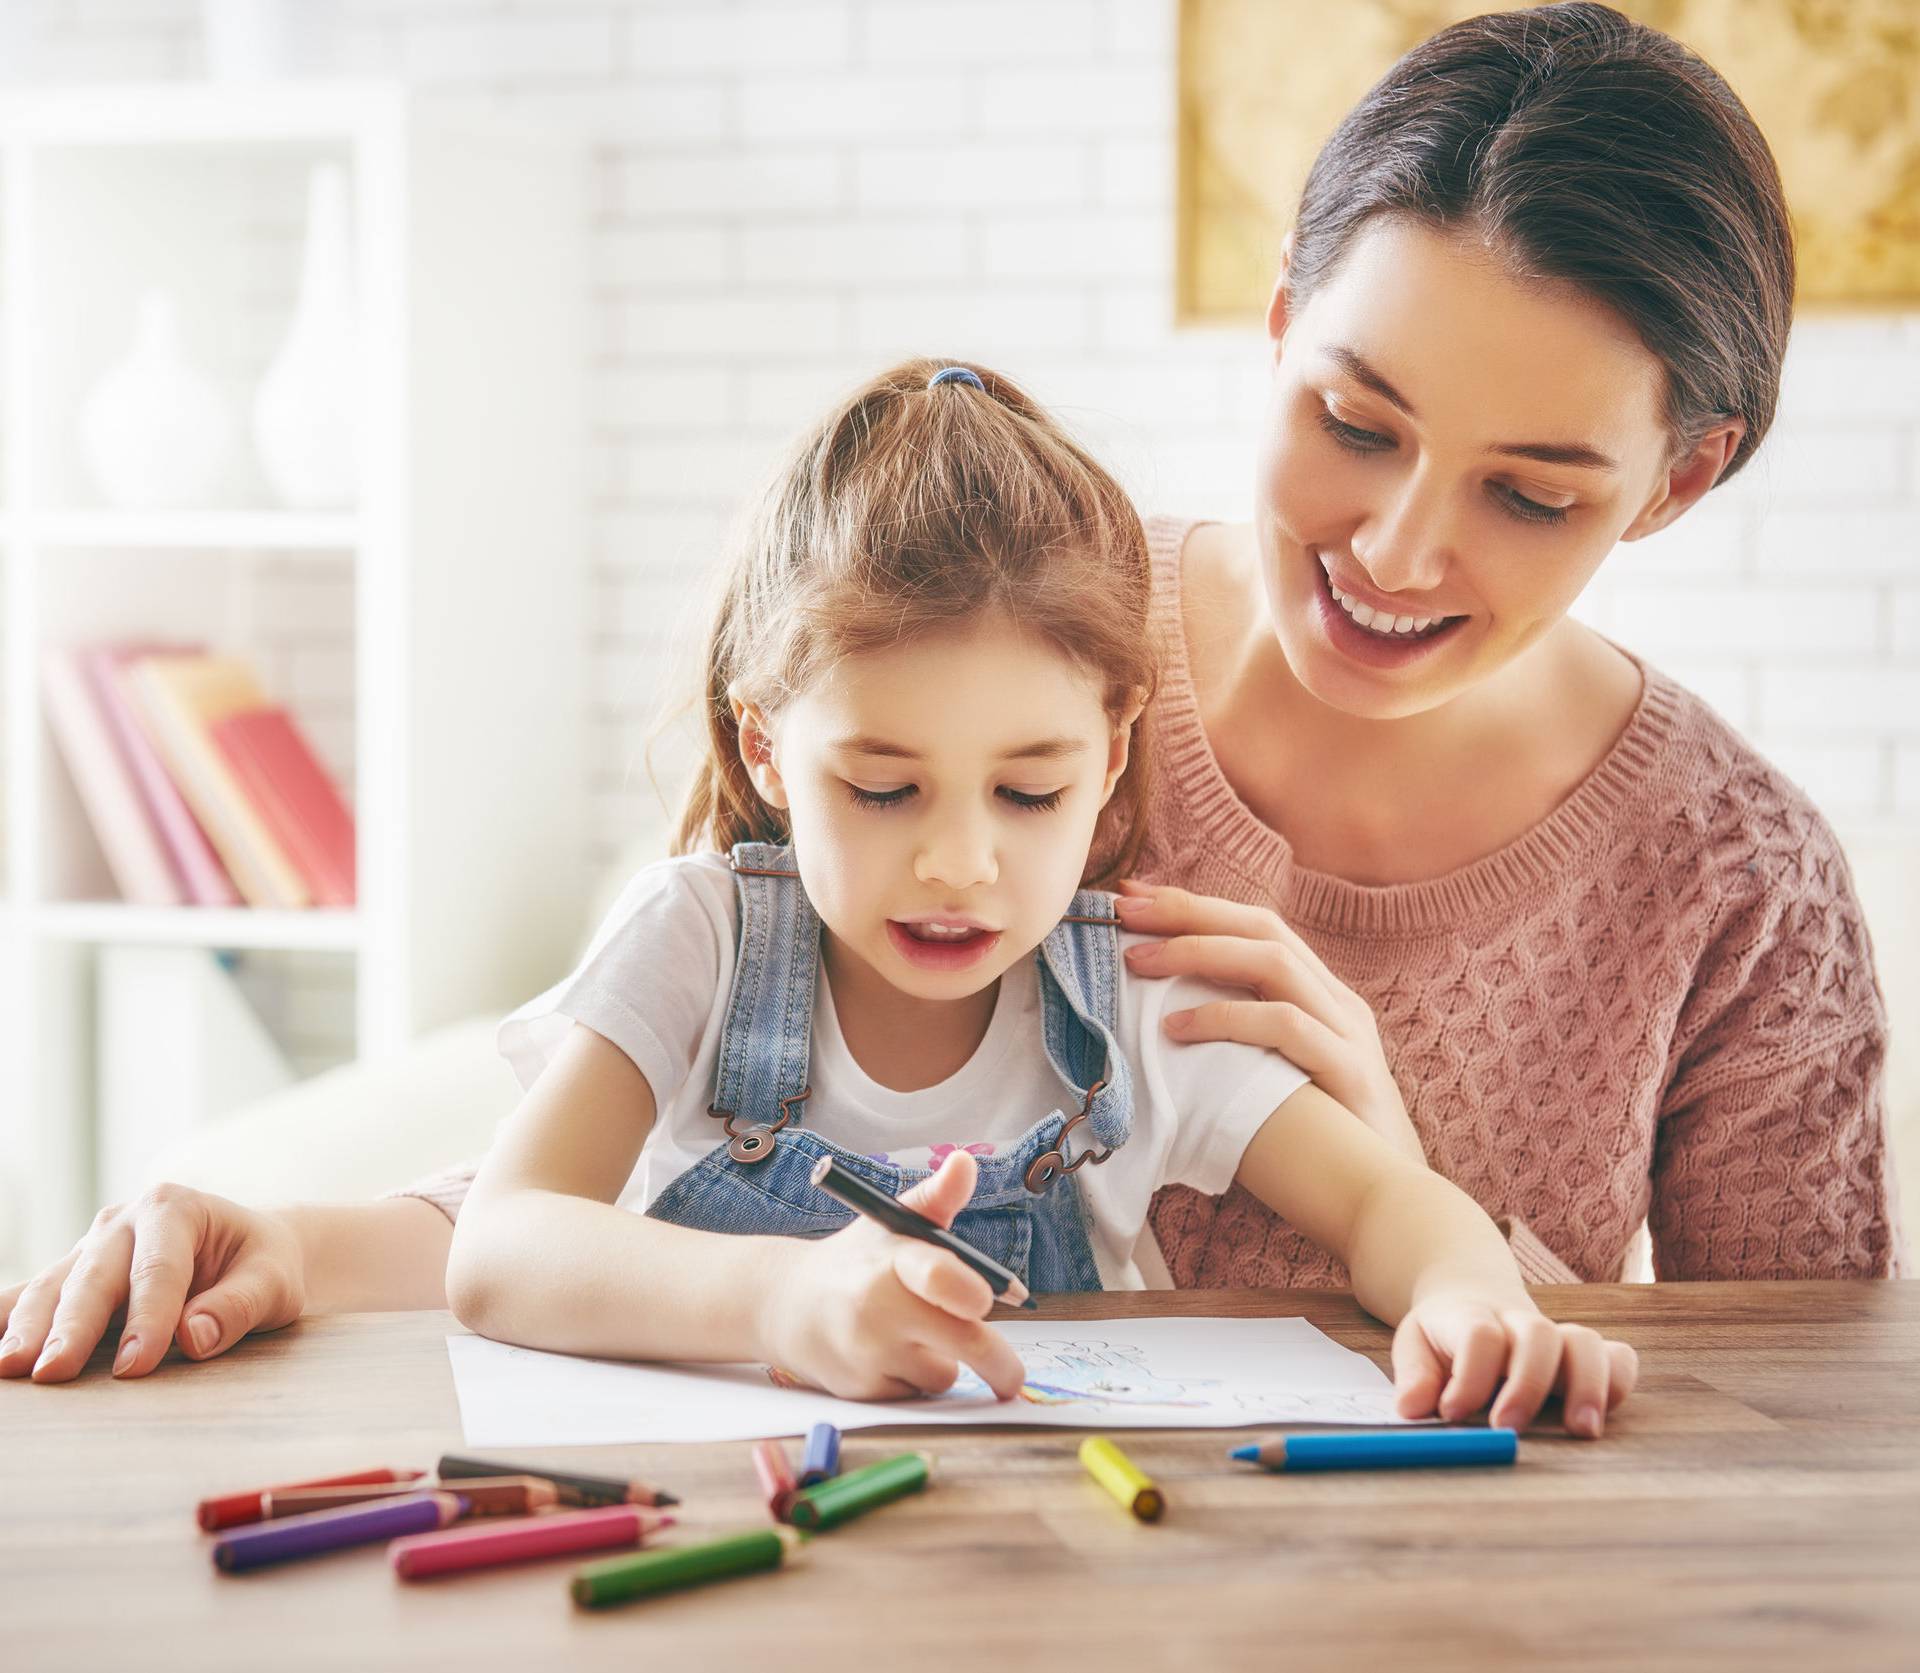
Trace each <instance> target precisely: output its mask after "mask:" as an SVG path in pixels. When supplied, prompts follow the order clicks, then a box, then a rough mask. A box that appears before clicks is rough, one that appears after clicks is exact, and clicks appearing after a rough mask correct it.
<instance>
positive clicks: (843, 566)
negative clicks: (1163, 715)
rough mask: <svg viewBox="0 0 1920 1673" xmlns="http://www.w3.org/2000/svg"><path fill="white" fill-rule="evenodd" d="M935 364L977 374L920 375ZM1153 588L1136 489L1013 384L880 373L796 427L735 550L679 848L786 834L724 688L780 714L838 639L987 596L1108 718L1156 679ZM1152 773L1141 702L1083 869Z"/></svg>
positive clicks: (913, 621)
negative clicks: (1087, 679)
mask: <svg viewBox="0 0 1920 1673" xmlns="http://www.w3.org/2000/svg"><path fill="white" fill-rule="evenodd" d="M947 366H958V367H964V368H965V369H966V370H967V371H970V372H972V373H973V374H974V376H976V377H977V378H978V379H979V380H980V382H981V384H982V385H983V386H984V387H983V388H980V389H975V388H973V387H972V386H971V385H969V384H967V383H965V382H963V381H960V380H957V379H950V380H948V381H946V382H943V383H941V384H939V385H937V386H934V387H931V388H930V387H928V380H929V379H930V378H931V377H932V376H933V374H934V373H936V372H938V371H939V370H941V369H942V368H943V367H947ZM1150 586H1151V582H1150V576H1149V570H1148V560H1147V544H1146V535H1145V532H1144V531H1143V530H1142V528H1141V526H1140V518H1139V515H1138V513H1136V512H1135V510H1134V508H1133V505H1132V503H1131V502H1130V501H1129V500H1128V498H1127V496H1126V494H1125V493H1124V492H1123V491H1122V490H1121V488H1120V486H1119V484H1117V483H1116V482H1115V481H1114V480H1113V478H1112V477H1110V476H1109V475H1108V474H1107V473H1106V471H1104V470H1103V469H1102V468H1101V467H1100V466H1099V465H1098V464H1096V463H1095V462H1094V460H1093V458H1092V457H1091V456H1090V455H1089V454H1088V453H1086V452H1085V451H1084V450H1083V449H1082V448H1081V447H1080V446H1078V445H1077V444H1076V443H1075V442H1074V441H1072V440H1071V439H1070V438H1069V437H1068V436H1067V435H1066V434H1065V433H1064V432H1063V431H1062V430H1061V429H1060V428H1059V426H1058V425H1056V424H1055V423H1054V422H1053V420H1052V419H1051V418H1049V417H1048V416H1047V414H1046V413H1045V412H1044V411H1042V409H1041V408H1040V407H1039V406H1037V405H1036V404H1035V403H1034V402H1033V400H1031V399H1030V398H1029V397H1028V396H1027V395H1026V394H1025V393H1024V392H1023V391H1022V390H1021V389H1019V387H1018V386H1016V385H1015V384H1013V383H1012V382H1010V381H1009V380H1008V379H1006V378H1004V377H1001V376H1000V375H999V374H998V373H995V372H991V371H989V370H988V369H987V368H986V367H984V366H973V365H968V364H967V363H966V362H964V361H945V360H909V361H906V362H905V363H903V364H902V365H899V366H896V367H894V368H893V369H892V370H891V371H887V372H883V373H881V374H880V376H878V377H876V378H874V379H872V380H871V381H870V382H868V383H867V384H865V385H864V386H863V387H861V388H860V389H858V390H855V391H854V393H853V394H852V395H850V396H848V397H847V399H845V400H844V401H842V402H841V403H840V404H839V406H837V407H836V408H834V410H833V411H832V412H830V413H828V414H827V416H826V417H825V418H824V419H822V420H821V421H820V422H819V423H818V424H816V425H815V426H813V428H812V429H811V430H809V431H808V432H807V433H806V434H805V435H804V436H802V437H801V439H800V441H799V443H798V444H797V445H796V446H795V447H794V449H793V451H792V452H791V453H790V454H789V455H788V457H787V459H786V460H785V461H784V463H783V464H782V465H781V467H780V469H779V470H778V471H777V472H776V474H775V476H774V479H773V481H772V483H771V484H770V485H769V486H768V488H767V491H766V493H765V495H764V497H763V499H762V501H761V503H760V506H759V509H758V512H757V515H756V516H755V517H754V518H753V520H752V522H751V524H750V526H749V528H748V530H747V532H746V534H745V536H744V538H743V539H742V540H741V542H740V545H739V549H738V550H737V552H736V553H735V554H734V557H733V560H732V563H731V564H730V566H729V568H728V572H727V575H726V578H725V583H724V588H723V591H722V594H721V597H720V600H719V603H718V607H717V609H716V611H715V614H714V619H713V625H712V627H711V629H710V631H709V633H708V638H707V656H706V674H705V688H704V691H703V693H702V699H701V701H702V704H703V707H704V710H705V720H706V734H707V736H706V745H707V749H706V759H705V761H704V762H702V763H701V765H700V767H699V769H698V771H697V773H696V775H695V778H694V781H693V784H692V787H691V788H690V790H689V792H688V794H687V799H686V802H685V804H684V806H683V807H682V809H681V813H680V823H679V830H678V832H677V834H676V837H675V843H674V848H675V852H677V853H686V852H688V851H689V850H691V849H695V848H701V847H711V848H715V849H718V850H720V851H722V852H724V851H726V850H727V849H729V848H731V847H732V846H733V845H734V844H735V843H736V842H785V841H787V840H788V831H787V826H786V821H785V819H784V817H783V816H782V814H781V812H780V810H779V809H777V808H773V807H769V806H768V805H767V804H766V803H765V802H763V801H762V800H761V799H760V797H759V795H758V794H757V793H756V792H755V790H754V788H753V781H752V780H751V778H749V777H748V774H747V770H746V767H745V765H744V764H743V763H742V761H741V759H740V732H739V726H738V723H737V722H736V721H735V719H734V711H733V698H734V696H735V694H736V693H737V694H738V695H739V696H741V697H743V698H746V699H749V700H751V701H753V702H755V703H757V704H758V705H759V706H760V707H761V708H763V709H764V710H766V711H767V712H768V713H769V714H773V713H777V712H778V710H779V708H780V706H781V704H782V703H783V702H784V701H785V700H787V699H788V698H790V697H793V696H795V695H797V694H798V693H800V692H803V691H805V690H806V689H807V688H808V687H809V686H810V685H811V684H812V683H813V681H814V680H816V679H817V678H819V677H820V676H821V675H822V674H823V673H824V672H826V670H828V669H829V668H831V667H832V665H833V664H834V663H835V662H837V661H839V660H840V659H841V658H843V657H847V656H854V655H858V654H859V653H860V652H862V651H872V650H881V649H885V648H887V647H890V646H893V645H898V644H901V643H903V642H905V641H908V640H911V639H913V638H915V637H916V636H917V635H920V634H923V633H928V632H934V631H938V630H940V629H943V628H951V627H955V626H958V625H960V624H962V623H966V622H969V621H972V620H975V619H977V618H979V617H980V616H982V615H984V614H987V613H990V612H998V613H1000V614H1001V615H1003V616H1004V617H1005V618H1006V619H1007V620H1008V621H1010V622H1011V623H1013V624H1014V625H1015V626H1016V627H1018V628H1019V629H1020V630H1022V631H1024V632H1026V633H1030V634H1032V635H1034V636H1035V637H1036V638H1039V639H1042V640H1044V641H1046V642H1047V643H1048V644H1050V645H1053V646H1054V647H1056V648H1057V649H1058V650H1060V651H1061V652H1063V653H1064V654H1065V655H1066V656H1068V657H1069V658H1071V659H1072V660H1073V661H1074V662H1075V663H1077V664H1078V665H1080V666H1081V667H1083V668H1085V669H1086V670H1087V671H1088V672H1089V673H1091V674H1093V675H1094V676H1095V677H1097V678H1098V679H1099V681H1100V683H1101V690H1102V694H1103V701H1104V703H1105V705H1106V708H1107V711H1108V713H1109V714H1110V715H1113V716H1115V717H1116V718H1117V717H1118V716H1120V715H1122V714H1124V713H1125V712H1126V710H1127V709H1128V708H1129V707H1130V706H1131V705H1132V703H1133V702H1135V701H1137V700H1139V698H1140V697H1142V696H1151V694H1152V691H1153V688H1154V684H1155V675H1156V659H1155V656H1154V652H1153V646H1152V635H1151V633H1150V631H1149V595H1150ZM1146 777H1147V760H1146V749H1145V728H1144V726H1143V725H1142V724H1141V723H1140V722H1139V721H1138V720H1136V721H1135V723H1134V728H1133V736H1132V739H1131V749H1130V752H1129V758H1128V764H1127V769H1126V771H1125V773H1124V774H1123V775H1122V776H1121V778H1120V781H1119V782H1118V784H1117V785H1116V786H1115V787H1114V793H1113V796H1112V798H1111V800H1109V801H1108V803H1107V805H1106V808H1105V809H1104V810H1103V811H1102V813H1101V815H1100V820H1099V824H1098V826H1097V827H1096V829H1095V832H1094V841H1093V849H1092V853H1091V854H1090V855H1089V857H1088V860H1087V869H1086V875H1085V882H1086V884H1087V885H1088V886H1089V887H1093V886H1098V885H1099V884H1101V883H1104V882H1108V881H1111V880H1112V879H1113V878H1115V877H1119V876H1124V875H1125V873H1126V870H1127V869H1128V868H1129V867H1130V866H1131V865H1132V863H1133V861H1134V859H1135V857H1136V856H1137V854H1138V853H1139V848H1140V841H1141V837H1142V835H1143V834H1144V824H1143V819H1144V814H1145V807H1146Z"/></svg>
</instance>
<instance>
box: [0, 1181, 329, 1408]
mask: <svg viewBox="0 0 1920 1673" xmlns="http://www.w3.org/2000/svg"><path fill="white" fill-rule="evenodd" d="M304 1266H305V1258H304V1255H303V1253H302V1249H301V1244H300V1239H299V1237H298V1235H297V1234H296V1233H295V1231H294V1230H293V1228H292V1227H291V1226H290V1225H289V1224H288V1223H287V1222H286V1221H285V1220H284V1219H283V1218H282V1217H280V1216H279V1215H276V1214H273V1213H271V1212H267V1211H263V1210H260V1209H252V1208H246V1207H243V1206H242V1205H241V1204H239V1203H236V1202H229V1201H227V1199H226V1198H224V1197H216V1196H213V1195H211V1194H209V1193H208V1192H205V1191H196V1190H194V1189H193V1188H192V1187H191V1186H186V1185H156V1186H154V1187H153V1188H152V1189H150V1190H148V1191H146V1192H144V1193H143V1194H142V1195H140V1196H139V1197H137V1198H135V1199H134V1200H133V1201H132V1202H129V1203H123V1204H119V1205H116V1206H114V1207H111V1208H103V1209H101V1211H100V1212H99V1213H98V1214H97V1215H96V1216H95V1217H94V1221H93V1224H92V1226H91V1227H89V1228H88V1230H87V1232H86V1234H85V1235H84V1236H83V1237H82V1238H81V1239H80V1241H79V1242H78V1243H76V1244H75V1245H74V1246H73V1248H72V1250H71V1251H69V1252H68V1253H67V1254H66V1255H64V1256H63V1257H62V1258H61V1259H59V1260H57V1261H55V1262H54V1263H53V1264H52V1265H51V1266H49V1267H47V1268H46V1269H45V1270H44V1271H43V1272H40V1273H39V1274H37V1275H36V1276H34V1277H33V1278H30V1279H28V1280H27V1281H26V1282H25V1283H23V1284H15V1285H14V1286H12V1287H11V1288H10V1289H5V1290H0V1321H4V1336H0V1377H23V1376H27V1375H29V1374H30V1375H31V1376H32V1378H33V1380H34V1381H35V1382H41V1383H54V1382H66V1381H68V1380H69V1379H70V1378H73V1377H76V1376H78V1375H79V1374H80V1372H81V1371H82V1370H83V1369H84V1368H85V1366H86V1363H87V1360H88V1359H89V1358H90V1357H91V1355H92V1353H93V1350H94V1348H95V1347H96V1346H97V1345H98V1344H99V1342H100V1339H101V1338H102V1337H103V1336H104V1335H105V1334H106V1332H107V1330H108V1328H109V1326H110V1325H111V1324H112V1322H113V1318H114V1315H115V1314H116V1313H118V1312H119V1311H120V1310H121V1309H122V1308H125V1309H126V1324H125V1326H124V1327H123V1328H122V1330H121V1332H120V1344H119V1348H118V1351H117V1352H116V1354H115V1356H114V1362H113V1374H114V1375H115V1376H116V1377H140V1376H145V1375H146V1373H147V1372H149V1371H151V1370H152V1369H153V1368H154V1367H155V1366H156V1365H158V1364H159V1363H160V1361H161V1360H162V1359H164V1358H165V1357H166V1353H167V1347H168V1344H169V1343H171V1342H174V1341H176V1340H177V1341H178V1342H179V1344H180V1351H181V1352H182V1353H183V1354H185V1355H186V1357H187V1358H189V1359H206V1358H209V1357H211V1356H212V1355H214V1354H218V1353H221V1352H224V1351H225V1350H226V1349H228V1348H230V1347H232V1346H233V1344H234V1343H235V1342H238V1341H239V1340H240V1339H241V1338H242V1337H243V1336H245V1335H247V1334H248V1333H249V1332H250V1331H255V1330H276V1329H278V1328H279V1327H280V1326H282V1325H286V1324H291V1323H292V1322H293V1321H294V1320H295V1319H297V1318H298V1317H299V1316H300V1313H301V1311H302V1309H303V1308H304V1307H305V1305H306V1281H305V1275H304Z"/></svg>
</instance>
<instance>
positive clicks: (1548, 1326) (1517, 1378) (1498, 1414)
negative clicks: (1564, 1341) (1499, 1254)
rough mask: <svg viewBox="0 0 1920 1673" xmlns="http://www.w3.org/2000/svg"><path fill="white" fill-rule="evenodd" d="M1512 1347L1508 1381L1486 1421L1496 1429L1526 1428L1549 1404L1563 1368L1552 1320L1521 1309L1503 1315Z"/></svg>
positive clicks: (1555, 1329) (1502, 1319) (1495, 1398)
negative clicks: (1557, 1376)
mask: <svg viewBox="0 0 1920 1673" xmlns="http://www.w3.org/2000/svg"><path fill="white" fill-rule="evenodd" d="M1501 1322H1502V1323H1503V1324H1504V1325H1505V1326H1506V1327H1507V1339H1508V1341H1509V1342H1510V1343H1511V1348H1510V1350H1509V1352H1508V1356H1507V1380H1506V1384H1505V1386H1504V1387H1503V1388H1502V1389H1501V1390H1500V1392H1499V1394H1497V1395H1496V1396H1495V1397H1494V1402H1493V1409H1492V1410H1491V1411H1489V1412H1488V1413H1487V1421H1488V1422H1489V1423H1491V1424H1492V1425H1493V1426H1494V1427H1495V1428H1497V1429H1524V1428H1526V1426H1527V1425H1528V1424H1529V1423H1531V1422H1532V1421H1533V1420H1534V1418H1535V1416H1537V1415H1538V1413H1539V1411H1540V1408H1541V1407H1542V1406H1543V1405H1545V1404H1546V1401H1547V1396H1548V1395H1549V1394H1551V1393H1552V1392H1553V1382H1554V1377H1555V1376H1556V1375H1557V1374H1558V1372H1559V1370H1560V1332H1559V1330H1558V1328H1557V1327H1556V1326H1555V1325H1554V1322H1553V1321H1552V1320H1551V1319H1548V1318H1543V1317H1542V1316H1541V1315H1540V1314H1538V1313H1523V1312H1519V1311H1515V1312H1511V1313H1503V1314H1501Z"/></svg>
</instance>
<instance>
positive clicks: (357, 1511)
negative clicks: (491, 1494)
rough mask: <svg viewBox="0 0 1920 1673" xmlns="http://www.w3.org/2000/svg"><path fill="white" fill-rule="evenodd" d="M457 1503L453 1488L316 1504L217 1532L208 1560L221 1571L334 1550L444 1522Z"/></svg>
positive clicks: (233, 1571)
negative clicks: (301, 1512)
mask: <svg viewBox="0 0 1920 1673" xmlns="http://www.w3.org/2000/svg"><path fill="white" fill-rule="evenodd" d="M461 1509H462V1506H461V1503H460V1497H459V1495H458V1494H456V1493H416V1494H414V1495H413V1496H412V1497H410V1498H405V1499H388V1500H386V1501H385V1502H384V1503H381V1504H372V1505H347V1506H346V1507H345V1508H343V1509H341V1510H316V1511H315V1512H314V1513H313V1514H312V1515H311V1516H288V1517H285V1518H283V1519H282V1520H280V1521H278V1522H265V1523H262V1524H261V1525H260V1526H259V1527H257V1528H242V1529H240V1530H239V1531H238V1532H237V1533H231V1534H222V1535H221V1536H220V1538H219V1539H217V1540H215V1541H214V1542H213V1563H214V1567H216V1568H218V1569H221V1570H222V1571H224V1572H225V1573H228V1574H238V1573H240V1572H241V1571H242V1570H244V1569H251V1568H265V1567H266V1566H267V1565H268V1564H270V1563H287V1562H292V1561H294V1560H295V1559H297V1558H300V1557H314V1556H318V1555H319V1554H320V1553H321V1552H323V1551H340V1550H343V1549H345V1548H346V1547H347V1546H349V1545H370V1544H372V1543H373V1542H374V1541H375V1540H382V1539H392V1538H393V1537H395V1536H396V1535H398V1534H419V1533H425V1532H426V1531H427V1530H428V1529H429V1528H444V1527H445V1526H446V1525H447V1524H448V1523H449V1522H451V1521H452V1520H453V1519H454V1518H455V1517H456V1516H458V1515H459V1514H460V1512H461Z"/></svg>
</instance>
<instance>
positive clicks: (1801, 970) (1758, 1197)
mask: <svg viewBox="0 0 1920 1673" xmlns="http://www.w3.org/2000/svg"><path fill="white" fill-rule="evenodd" d="M1886 1054H1887V1016H1886V1009H1885V1006H1884V1004H1883V1003H1882V1000H1881V996H1880V991H1879V987H1878V984H1877V982H1876V981H1875V978H1874V969H1873V952H1872V947H1871V944H1870V943H1869V941H1868V939H1867V931H1866V923H1865V920H1864V918H1863V916H1862V914H1861V911H1860V904H1859V901H1858V900H1857V899H1856V898H1855V895H1854V892H1853V883H1852V879H1851V877H1850V876H1849V874H1848V871H1847V866H1846V861H1845V860H1844V858H1843V857H1842V856H1841V853H1840V848H1839V844H1838V843H1837V842H1836V841H1835V840H1834V838H1833V835H1832V833H1831V832H1830V831H1828V830H1827V828H1826V826H1825V823H1824V822H1823V821H1820V820H1819V819H1818V818H1817V817H1816V816H1812V815H1809V816H1808V817H1807V822H1806V829H1805V830H1804V831H1803V832H1802V833H1801V840H1800V841H1799V842H1798V843H1796V844H1793V845H1791V847H1790V848H1784V849H1778V850H1761V851H1760V852H1759V853H1758V854H1757V856H1756V858H1755V859H1754V860H1752V861H1749V862H1747V863H1746V864H1745V865H1743V866H1742V867H1741V868H1740V869H1739V871H1737V872H1735V873H1734V874H1733V877H1732V887H1731V888H1730V891H1729V897H1728V902H1727V904H1726V906H1725V907H1724V908H1723V909H1722V912H1721V916H1720V921H1719V923H1718V924H1717V926H1716V929H1715V933H1714V935H1713V938H1712V940H1711V942H1710V943H1709V945H1708V947H1707V949H1706V952H1705V955H1704V956H1703V958H1702V960H1701V964H1700V968H1699V970H1698V971H1697V973H1696V976H1695V980H1694V986H1693V991H1692V994H1691V995H1690V996H1689V999H1688V1001H1687V1006H1686V1010H1685V1012H1684V1013H1683V1015H1682V1017H1681V1022H1680V1027H1679V1030H1678V1033H1677V1038H1676V1041H1675V1060H1674V1067H1673V1070H1672V1072H1671V1074H1670V1077H1669V1080H1668V1084H1667V1091H1666V1097H1665V1099H1664V1101H1663V1105H1662V1109H1661V1113H1660V1130H1659V1136H1658V1140H1657V1143H1656V1147H1655V1152H1654V1163H1653V1200H1652V1205H1651V1208H1650V1209H1649V1212H1648V1224H1649V1229H1650V1230H1651V1232H1652V1235H1653V1251H1654V1271H1655V1274H1656V1275H1657V1276H1658V1277H1660V1278H1663V1279H1676V1278H1677V1279H1702V1278H1742V1279H1752V1278H1884V1277H1890V1276H1892V1277H1897V1276H1899V1275H1901V1273H1902V1272H1903V1271H1904V1270H1905V1265H1906V1261H1905V1252H1904V1249H1903V1245H1902V1238H1901V1230H1900V1220H1899V1210H1898V1201H1897V1196H1896V1192H1895V1187H1894V1180H1893V1166H1892V1160H1891V1157H1890V1155H1889V1152H1888V1145H1887V1092H1886Z"/></svg>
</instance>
